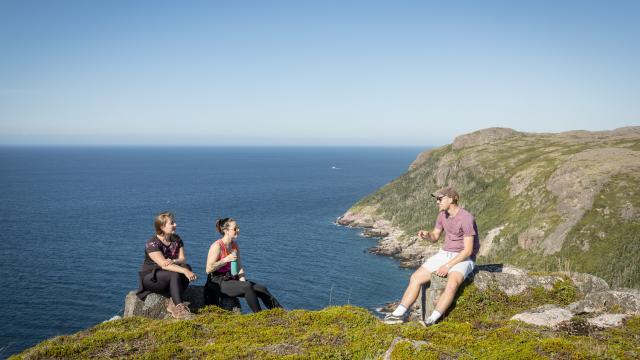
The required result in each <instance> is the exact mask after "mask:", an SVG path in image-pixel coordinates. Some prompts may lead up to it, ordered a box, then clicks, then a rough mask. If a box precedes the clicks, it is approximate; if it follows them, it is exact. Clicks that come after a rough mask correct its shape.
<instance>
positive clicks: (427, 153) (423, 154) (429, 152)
mask: <svg viewBox="0 0 640 360" xmlns="http://www.w3.org/2000/svg"><path fill="white" fill-rule="evenodd" d="M432 154H433V150H427V151H423V152H421V153H420V154H418V157H416V159H415V160H413V162H412V163H411V165H409V170H413V169H415V168H417V167H418V166H420V165H422V164H423V163H425V162H426V161H427V160H429V158H430V157H431V155H432Z"/></svg>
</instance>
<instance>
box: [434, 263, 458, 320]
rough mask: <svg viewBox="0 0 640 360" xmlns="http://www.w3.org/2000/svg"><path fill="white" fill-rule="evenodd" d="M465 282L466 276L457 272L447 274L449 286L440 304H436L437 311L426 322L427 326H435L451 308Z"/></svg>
mask: <svg viewBox="0 0 640 360" xmlns="http://www.w3.org/2000/svg"><path fill="white" fill-rule="evenodd" d="M462 282H464V275H462V274H461V273H459V272H457V271H452V272H449V274H447V286H446V287H445V288H444V290H443V291H442V294H441V295H440V298H439V299H438V303H437V304H436V309H435V310H434V311H433V312H432V313H431V315H430V316H429V317H428V318H427V319H426V320H425V325H431V324H435V322H436V321H438V319H439V318H440V316H442V314H444V312H445V311H447V309H448V308H449V306H451V303H452V302H453V299H454V298H455V296H456V292H458V288H460V285H461V284H462Z"/></svg>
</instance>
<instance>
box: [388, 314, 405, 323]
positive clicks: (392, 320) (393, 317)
mask: <svg viewBox="0 0 640 360" xmlns="http://www.w3.org/2000/svg"><path fill="white" fill-rule="evenodd" d="M404 318H405V316H404V315H401V316H396V315H393V313H389V314H387V315H386V316H385V317H384V319H382V322H383V323H385V324H401V323H403V322H404Z"/></svg>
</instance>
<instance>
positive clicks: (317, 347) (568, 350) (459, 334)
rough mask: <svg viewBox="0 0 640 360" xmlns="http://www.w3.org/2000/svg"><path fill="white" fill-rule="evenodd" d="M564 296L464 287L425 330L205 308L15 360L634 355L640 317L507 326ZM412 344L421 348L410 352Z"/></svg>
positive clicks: (322, 314)
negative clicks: (559, 327) (593, 324)
mask: <svg viewBox="0 0 640 360" xmlns="http://www.w3.org/2000/svg"><path fill="white" fill-rule="evenodd" d="M561 283H563V282H561ZM567 291H568V290H567V288H566V286H565V285H563V284H559V285H558V286H557V287H556V288H554V290H552V291H544V290H541V289H537V290H535V291H533V292H531V293H529V294H523V295H522V296H511V297H508V296H505V295H504V294H502V295H500V293H499V292H497V291H495V290H489V291H487V292H485V293H481V292H478V291H477V289H476V288H475V287H474V286H473V285H470V286H467V287H466V288H465V289H464V293H463V294H462V296H461V297H460V298H459V299H458V302H457V305H456V307H455V308H454V309H453V310H452V311H451V313H450V314H449V315H448V316H447V317H446V318H445V320H444V321H443V322H441V323H438V324H436V325H434V326H431V327H428V328H424V327H422V326H421V325H419V324H417V323H415V322H411V323H407V324H404V325H396V326H392V325H384V324H383V323H381V322H380V321H379V320H377V319H376V317H374V316H373V315H372V314H370V313H369V312H368V311H366V310H365V309H362V308H358V307H354V306H340V307H330V308H326V309H324V310H320V311H307V310H295V311H289V312H286V311H283V310H269V311H264V312H261V313H258V314H250V315H238V314H234V313H230V312H222V311H218V310H216V309H210V308H207V309H204V311H202V312H201V313H200V315H198V316H197V317H196V318H195V319H193V320H188V321H174V320H147V319H141V318H133V319H127V320H121V321H114V322H110V323H105V324H101V325H98V326H96V327H94V328H92V329H89V330H87V331H83V332H80V333H77V334H74V335H70V336H61V337H57V338H53V339H50V340H47V341H44V342H42V343H40V344H38V345H36V346H35V347H33V348H31V349H27V350H25V352H23V353H22V354H19V355H17V356H15V357H13V358H16V359H21V358H24V359H43V358H64V359H74V358H75V359H84V358H113V357H117V358H141V359H191V358H216V359H236V358H260V359H277V358H289V359H308V358H318V359H332V358H333V359H343V358H349V359H373V358H380V357H382V356H383V355H384V353H385V352H386V351H387V349H388V348H389V347H390V345H391V343H392V342H393V340H394V339H396V338H400V339H406V341H400V342H399V343H398V344H397V345H396V347H395V348H394V350H393V354H392V356H393V358H394V359H416V358H420V359H422V358H424V359H440V358H462V359H531V358H567V359H572V358H576V359H581V358H637V357H638V356H639V355H640V353H639V352H638V349H639V348H640V317H635V318H632V319H630V320H628V322H627V324H626V326H624V327H622V328H616V329H610V330H607V331H601V332H598V333H596V334H590V335H589V336H573V335H567V334H564V333H561V332H560V333H554V332H551V331H548V330H545V329H541V328H538V327H535V326H529V325H526V324H523V323H520V322H514V321H509V320H508V319H509V318H510V316H511V315H512V314H513V313H514V312H517V311H520V309H521V308H522V307H526V306H534V305H537V304H541V303H543V302H550V301H551V302H552V301H556V300H558V299H560V301H561V302H562V301H565V300H564V299H565V298H566V296H567ZM503 308H507V310H505V309H503ZM474 310H475V311H474ZM108 334H111V336H109V335H108ZM411 340H418V341H423V342H426V344H422V345H419V346H414V345H413V344H412V343H411V342H410V341H411Z"/></svg>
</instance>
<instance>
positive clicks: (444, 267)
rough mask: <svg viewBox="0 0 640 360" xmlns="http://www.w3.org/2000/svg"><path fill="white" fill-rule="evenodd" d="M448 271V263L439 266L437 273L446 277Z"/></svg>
mask: <svg viewBox="0 0 640 360" xmlns="http://www.w3.org/2000/svg"><path fill="white" fill-rule="evenodd" d="M448 273H449V267H447V265H442V266H440V267H439V268H438V270H436V275H438V276H440V277H446V276H447V274H448Z"/></svg>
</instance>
